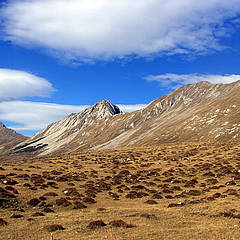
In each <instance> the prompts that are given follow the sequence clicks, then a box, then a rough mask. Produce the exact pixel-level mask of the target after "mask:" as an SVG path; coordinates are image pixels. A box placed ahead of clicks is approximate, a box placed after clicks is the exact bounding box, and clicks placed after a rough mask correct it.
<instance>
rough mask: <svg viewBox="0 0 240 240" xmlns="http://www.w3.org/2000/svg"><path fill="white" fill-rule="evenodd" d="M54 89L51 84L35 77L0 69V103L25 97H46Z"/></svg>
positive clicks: (22, 72)
mask: <svg viewBox="0 0 240 240" xmlns="http://www.w3.org/2000/svg"><path fill="white" fill-rule="evenodd" d="M53 91H55V89H54V88H53V86H52V84H51V83H50V82H49V81H48V80H46V79H44V78H40V77H38V76H36V75H33V74H30V73H27V72H24V71H18V70H12V69H5V68H0V101H3V100H13V99H21V98H25V97H34V96H38V97H48V96H49V95H50V94H51V93H52V92H53Z"/></svg>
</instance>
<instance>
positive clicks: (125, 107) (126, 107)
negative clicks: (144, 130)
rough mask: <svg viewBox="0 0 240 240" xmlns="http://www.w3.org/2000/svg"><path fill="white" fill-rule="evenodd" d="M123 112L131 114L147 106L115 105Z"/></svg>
mask: <svg viewBox="0 0 240 240" xmlns="http://www.w3.org/2000/svg"><path fill="white" fill-rule="evenodd" d="M116 105H117V106H118V107H119V108H120V109H121V110H122V111H123V112H133V111H137V110H140V109H142V108H145V107H146V106H147V104H133V105H124V104H116Z"/></svg>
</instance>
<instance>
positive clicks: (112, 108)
mask: <svg viewBox="0 0 240 240" xmlns="http://www.w3.org/2000/svg"><path fill="white" fill-rule="evenodd" d="M83 113H84V115H85V114H90V115H95V116H96V117H97V118H99V117H100V118H105V117H109V116H113V115H116V114H119V113H122V111H121V110H120V108H119V107H118V106H116V105H114V104H112V103H111V102H110V101H107V100H105V99H103V100H101V101H99V102H97V103H95V104H94V105H92V106H90V107H88V108H87V109H86V110H85V111H83Z"/></svg>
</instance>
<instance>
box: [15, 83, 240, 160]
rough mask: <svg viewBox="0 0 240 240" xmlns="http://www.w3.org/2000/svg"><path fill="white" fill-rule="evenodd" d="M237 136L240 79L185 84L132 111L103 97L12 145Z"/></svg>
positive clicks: (53, 147)
mask: <svg viewBox="0 0 240 240" xmlns="http://www.w3.org/2000/svg"><path fill="white" fill-rule="evenodd" d="M239 137H240V81H237V82H234V83H231V84H211V83H209V82H199V83H196V84H188V85H186V86H184V87H181V88H179V89H177V90H175V91H174V92H172V93H170V94H168V95H166V96H164V97H161V98H158V99H156V100H155V101H153V102H152V103H150V104H149V105H148V106H147V107H146V108H144V109H142V110H138V111H135V112H131V113H122V112H121V111H120V109H119V108H118V107H117V106H115V105H113V104H112V103H110V102H109V101H106V100H103V101H100V102H98V103H96V104H95V105H94V106H91V107H89V108H87V109H86V110H85V111H83V112H80V113H77V114H71V115H70V116H68V117H66V118H65V119H63V120H61V121H59V122H56V123H53V124H51V125H49V126H48V127H46V128H45V129H43V130H42V131H41V132H39V133H38V134H37V135H35V136H34V137H32V138H31V139H30V140H28V141H26V142H25V143H24V144H22V145H19V146H18V147H17V149H15V151H18V152H19V151H20V152H21V151H34V150H38V151H37V152H38V153H39V154H41V155H44V154H48V153H54V152H72V151H81V150H87V149H103V148H112V147H123V146H143V145H158V144H161V143H169V142H182V141H184V142H186V141H226V140H231V139H237V138H239Z"/></svg>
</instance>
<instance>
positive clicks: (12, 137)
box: [0, 122, 28, 154]
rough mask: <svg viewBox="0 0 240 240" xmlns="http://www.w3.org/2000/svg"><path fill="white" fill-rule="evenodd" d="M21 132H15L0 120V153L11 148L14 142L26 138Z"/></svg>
mask: <svg viewBox="0 0 240 240" xmlns="http://www.w3.org/2000/svg"><path fill="white" fill-rule="evenodd" d="M27 139H28V137H25V136H23V135H21V134H18V133H16V132H15V131H14V130H12V129H9V128H7V127H6V126H5V125H4V124H3V123H1V122H0V152H1V154H6V153H9V149H11V148H12V147H13V146H15V145H16V144H19V143H20V142H22V141H25V140H27Z"/></svg>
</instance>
